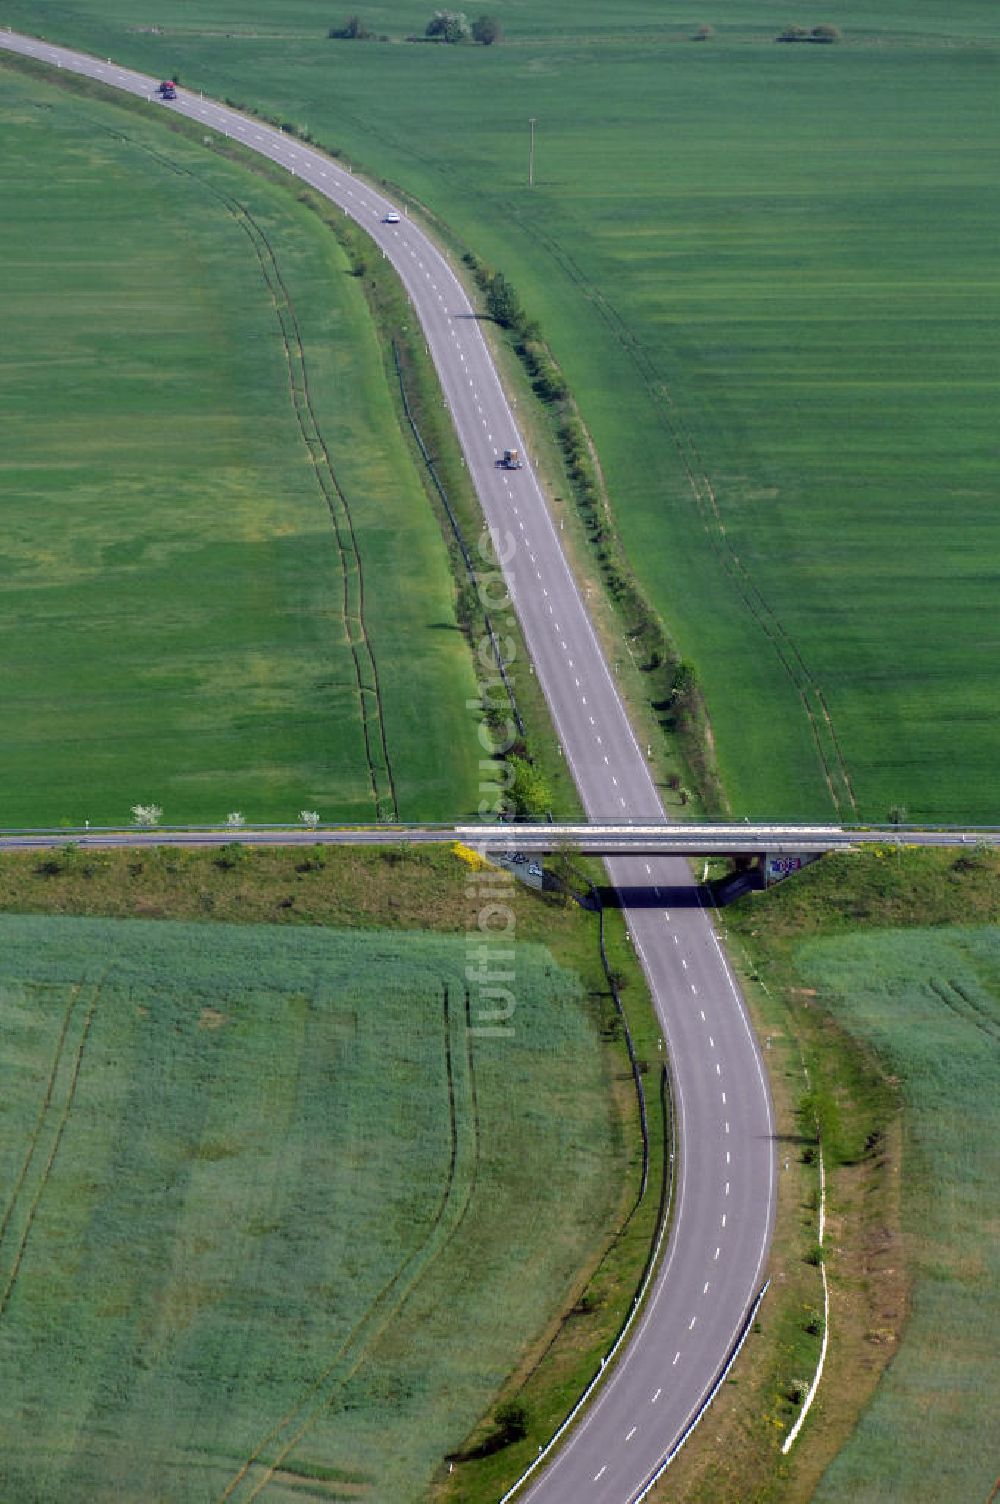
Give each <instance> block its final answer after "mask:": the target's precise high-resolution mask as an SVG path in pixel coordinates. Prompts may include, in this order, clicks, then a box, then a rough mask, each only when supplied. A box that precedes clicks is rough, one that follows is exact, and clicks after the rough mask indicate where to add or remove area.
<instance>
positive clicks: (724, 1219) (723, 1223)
mask: <svg viewBox="0 0 1000 1504" xmlns="http://www.w3.org/2000/svg"><path fill="white" fill-rule="evenodd" d="M722 1225H723V1227H725V1225H726V1214H725V1212H723V1213H722Z"/></svg>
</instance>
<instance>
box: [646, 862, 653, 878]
mask: <svg viewBox="0 0 1000 1504" xmlns="http://www.w3.org/2000/svg"><path fill="white" fill-rule="evenodd" d="M652 875H653V869H652V867H651V866H650V865H649V863H648V862H647V863H646V876H647V877H652Z"/></svg>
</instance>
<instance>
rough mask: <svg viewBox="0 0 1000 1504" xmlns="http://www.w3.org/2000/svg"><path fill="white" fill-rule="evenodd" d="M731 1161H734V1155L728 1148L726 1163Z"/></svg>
mask: <svg viewBox="0 0 1000 1504" xmlns="http://www.w3.org/2000/svg"><path fill="white" fill-rule="evenodd" d="M731 1162H732V1155H731V1154H730V1152H729V1150H728V1149H727V1150H726V1164H727V1165H728V1164H730V1163H731Z"/></svg>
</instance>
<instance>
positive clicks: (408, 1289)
mask: <svg viewBox="0 0 1000 1504" xmlns="http://www.w3.org/2000/svg"><path fill="white" fill-rule="evenodd" d="M442 1006H443V1015H444V1064H445V1078H446V1081H447V1087H448V1121H449V1155H448V1169H447V1173H446V1177H445V1184H444V1189H443V1191H442V1194H441V1197H440V1200H439V1202H438V1206H437V1209H436V1211H435V1214H434V1217H433V1219H432V1221H431V1223H430V1226H429V1227H428V1229H427V1232H426V1233H425V1235H424V1237H423V1239H422V1240H421V1242H420V1244H419V1245H418V1247H417V1248H416V1249H414V1250H413V1251H412V1252H411V1253H409V1254H407V1255H406V1257H405V1258H404V1259H403V1261H402V1262H401V1264H400V1265H399V1267H398V1268H397V1269H396V1271H395V1273H394V1274H393V1275H392V1276H391V1277H390V1278H389V1279H388V1280H387V1281H386V1282H385V1284H384V1285H383V1286H382V1288H381V1289H380V1290H379V1292H378V1294H377V1295H376V1296H375V1298H374V1300H373V1301H372V1302H371V1303H370V1305H369V1306H368V1308H367V1310H366V1311H365V1312H364V1314H363V1315H362V1316H360V1317H359V1318H358V1320H357V1321H356V1322H355V1324H354V1326H353V1327H352V1328H351V1330H350V1332H349V1333H348V1334H347V1336H346V1337H345V1338H344V1340H343V1341H342V1342H341V1344H340V1346H339V1347H338V1349H337V1352H336V1354H335V1355H334V1357H333V1360H332V1361H331V1362H330V1363H329V1364H328V1366H327V1367H326V1368H325V1369H324V1370H323V1372H322V1373H321V1374H320V1375H319V1377H318V1378H316V1379H315V1380H314V1381H313V1383H312V1384H311V1385H310V1386H309V1388H308V1389H307V1391H306V1392H305V1394H304V1395H303V1396H302V1398H301V1399H300V1400H299V1401H298V1402H297V1403H296V1404H294V1405H293V1406H292V1407H291V1408H290V1409H289V1410H287V1411H286V1412H285V1414H284V1415H283V1416H282V1417H281V1419H280V1420H279V1421H277V1422H276V1423H275V1425H273V1426H272V1427H271V1430H270V1431H269V1432H268V1433H267V1435H266V1436H265V1437H264V1438H263V1439H262V1440H261V1441H260V1442H258V1444H257V1446H256V1447H255V1448H254V1450H253V1452H252V1453H251V1454H250V1455H249V1457H247V1458H246V1459H245V1460H244V1461H243V1463H241V1465H240V1467H239V1468H238V1470H237V1471H236V1472H235V1473H234V1474H233V1476H232V1478H231V1479H230V1480H229V1483H228V1484H227V1485H226V1487H225V1489H224V1490H223V1491H222V1493H220V1494H219V1496H218V1504H224V1501H226V1500H229V1499H232V1498H233V1497H234V1496H235V1495H236V1494H237V1491H238V1490H241V1485H243V1484H244V1483H245V1484H247V1486H248V1491H246V1492H242V1493H241V1497H242V1499H243V1504H251V1501H252V1500H254V1499H257V1498H258V1497H259V1496H260V1495H261V1493H263V1491H264V1490H265V1489H266V1488H267V1487H268V1485H269V1484H270V1483H271V1482H272V1481H273V1479H274V1475H275V1473H276V1472H277V1471H278V1470H279V1469H280V1468H281V1467H282V1466H283V1465H284V1464H286V1463H287V1461H288V1459H289V1457H290V1456H291V1455H292V1453H293V1452H294V1450H295V1448H296V1447H297V1446H298V1445H299V1443H300V1442H301V1441H302V1440H303V1438H304V1437H305V1436H306V1435H307V1434H308V1433H309V1431H310V1430H311V1429H312V1428H313V1426H315V1425H316V1424H317V1422H318V1421H319V1420H320V1418H321V1417H322V1416H323V1414H324V1412H326V1411H327V1410H328V1409H329V1408H330V1407H331V1406H332V1404H333V1402H334V1400H335V1398H336V1396H337V1394H338V1393H339V1391H340V1390H341V1389H342V1388H343V1386H344V1385H345V1384H346V1383H347V1382H348V1381H349V1380H350V1379H351V1378H352V1377H353V1376H354V1374H355V1373H356V1372H357V1370H358V1369H359V1368H360V1367H361V1365H362V1364H363V1363H364V1361H365V1359H366V1357H367V1354H368V1351H369V1349H370V1347H371V1346H372V1344H373V1343H374V1342H376V1341H377V1340H378V1339H379V1337H380V1336H381V1335H382V1334H383V1333H384V1331H385V1330H386V1327H387V1326H388V1323H389V1322H390V1321H391V1320H392V1319H393V1318H394V1317H396V1316H398V1314H399V1312H400V1311H401V1310H402V1309H403V1307H404V1306H405V1304H406V1302H407V1300H408V1299H409V1298H410V1296H411V1295H412V1293H413V1291H414V1289H415V1288H416V1287H417V1285H418V1284H419V1282H420V1280H421V1279H422V1278H423V1276H424V1274H425V1273H426V1272H427V1269H428V1268H429V1267H430V1266H431V1264H432V1263H433V1262H434V1260H435V1259H436V1258H438V1257H439V1256H440V1255H441V1253H442V1252H443V1251H444V1249H445V1248H447V1247H448V1245H449V1244H450V1243H451V1241H452V1239H453V1238H454V1237H455V1235H456V1234H457V1232H458V1230H459V1228H460V1227H461V1226H462V1223H463V1222H464V1220H465V1217H466V1215H467V1213H468V1210H469V1207H470V1205H471V1203H472V1199H473V1197H474V1195H475V1191H476V1185H477V1181H478V1174H479V1161H480V1152H481V1151H480V1123H479V1103H478V1097H477V1094H476V1084H475V1082H476V1078H475V1063H474V1055H473V1048H472V1036H471V1034H470V1032H469V1024H470V1018H471V1003H470V1000H469V996H468V993H466V996H465V1008H464V1020H463V1022H464V1026H465V1027H464V1029H463V1033H464V1035H465V1058H466V1073H467V1094H468V1101H469V1107H470V1111H471V1118H472V1167H471V1172H470V1174H469V1177H468V1183H467V1185H466V1189H465V1195H464V1197H463V1200H462V1205H461V1209H460V1210H459V1212H458V1215H457V1217H456V1218H455V1220H454V1221H453V1222H452V1224H451V1225H450V1226H448V1227H447V1228H445V1223H446V1219H447V1213H448V1208H449V1204H450V1203H451V1202H452V1201H453V1199H454V1197H455V1193H456V1186H457V1182H458V1180H459V1173H458V1172H459V1160H460V1158H461V1153H462V1133H461V1116H462V1115H461V1114H460V1111H459V1101H458V1097H459V1093H458V1091H457V1089H456V1083H455V1045H454V1043H453V1039H452V1034H453V1031H454V1027H455V1024H454V1010H453V1009H452V1006H451V1001H450V996H449V991H448V988H447V987H444V988H443V997H442ZM436 1239H440V1246H439V1247H437V1248H436V1249H432V1245H433V1243H434V1242H435V1240H436ZM408 1271H409V1276H410V1277H409V1278H408V1279H406V1276H407V1272H408ZM404 1279H406V1284H405V1287H404V1288H402V1289H401V1290H398V1291H397V1287H398V1286H400V1284H401V1282H402V1281H403V1280H404ZM394 1291H397V1296H398V1298H397V1299H396V1300H395V1303H394V1304H392V1305H391V1306H388V1308H386V1302H387V1301H388V1300H389V1299H390V1297H391V1296H392V1294H393V1292H394ZM352 1349H354V1351H353V1352H352ZM293 1426H294V1427H295V1428H296V1429H295V1430H294V1431H293V1432H292V1434H291V1435H284V1436H283V1435H282V1433H283V1432H288V1430H289V1428H290V1427H293ZM272 1447H277V1448H278V1450H277V1452H276V1454H275V1455H273V1456H272V1457H271V1458H270V1460H267V1459H265V1458H264V1455H263V1454H264V1453H265V1452H266V1451H268V1450H269V1449H271V1448H272ZM256 1469H263V1475H262V1476H261V1477H259V1478H257V1479H256V1480H254V1479H253V1478H252V1476H251V1475H252V1473H253V1472H254V1471H255V1470H256Z"/></svg>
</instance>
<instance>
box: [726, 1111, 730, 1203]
mask: <svg viewBox="0 0 1000 1504" xmlns="http://www.w3.org/2000/svg"><path fill="white" fill-rule="evenodd" d="M726 1132H727V1133H728V1132H729V1124H728V1123H727V1124H726ZM726 1195H727V1196H728V1195H729V1192H728V1191H727V1192H726Z"/></svg>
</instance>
